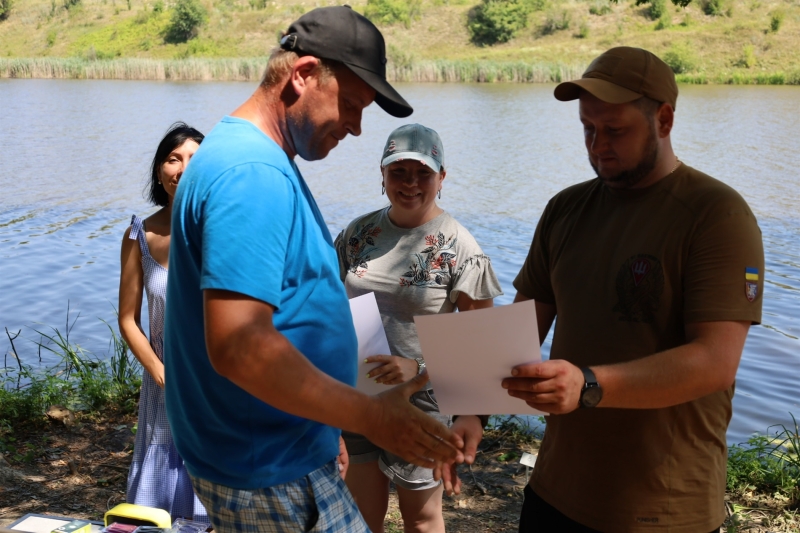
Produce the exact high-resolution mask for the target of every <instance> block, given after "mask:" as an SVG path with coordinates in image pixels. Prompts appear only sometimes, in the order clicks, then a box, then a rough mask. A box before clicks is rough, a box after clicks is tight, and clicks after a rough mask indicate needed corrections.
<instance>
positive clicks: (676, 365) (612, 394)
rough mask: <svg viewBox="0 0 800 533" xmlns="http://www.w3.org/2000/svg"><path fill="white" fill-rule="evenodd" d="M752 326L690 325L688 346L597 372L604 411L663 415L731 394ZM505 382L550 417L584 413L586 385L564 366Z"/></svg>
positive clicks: (548, 364)
mask: <svg viewBox="0 0 800 533" xmlns="http://www.w3.org/2000/svg"><path fill="white" fill-rule="evenodd" d="M749 328H750V324H749V323H748V322H733V321H721V322H697V323H693V324H687V325H686V344H684V345H682V346H678V347H676V348H673V349H671V350H666V351H664V352H660V353H657V354H653V355H650V356H648V357H644V358H641V359H637V360H635V361H630V362H627V363H619V364H614V365H599V366H592V367H591V369H592V370H593V371H594V373H595V376H596V377H597V381H598V383H599V384H600V385H601V386H602V387H603V399H602V400H601V402H600V404H599V405H598V407H621V408H629V409H657V408H662V407H669V406H672V405H677V404H681V403H685V402H689V401H692V400H696V399H697V398H701V397H703V396H706V395H708V394H711V393H713V392H717V391H722V390H726V389H727V388H728V387H730V386H731V385H732V384H733V381H734V379H735V378H736V370H737V368H738V366H739V360H740V358H741V356H742V349H743V348H744V341H745V338H746V337H747V332H748V330H749ZM512 375H513V376H515V377H513V378H507V379H505V380H503V387H505V388H507V389H508V391H509V394H510V395H512V396H515V397H517V398H521V399H523V400H525V401H526V402H527V403H528V405H530V406H532V407H534V408H536V409H540V410H542V411H544V412H547V413H554V414H562V413H568V412H570V411H573V410H574V409H576V408H577V407H578V400H579V397H580V390H581V388H582V387H583V383H584V379H583V374H582V373H581V371H580V369H579V368H578V367H576V366H575V365H573V364H572V363H569V362H567V361H564V360H552V361H545V362H543V363H538V364H531V365H521V366H518V367H516V368H515V369H514V370H513V371H512Z"/></svg>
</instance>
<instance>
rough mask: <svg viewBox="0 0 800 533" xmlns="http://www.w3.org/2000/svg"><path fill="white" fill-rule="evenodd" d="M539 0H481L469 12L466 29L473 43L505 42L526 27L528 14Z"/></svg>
mask: <svg viewBox="0 0 800 533" xmlns="http://www.w3.org/2000/svg"><path fill="white" fill-rule="evenodd" d="M542 5H543V2H541V1H540V0H482V2H481V3H480V4H478V5H477V6H475V7H474V8H473V9H472V10H471V11H470V14H469V20H468V22H467V29H468V30H469V33H470V38H471V39H472V42H473V43H475V44H481V45H492V44H497V43H506V42H508V41H510V40H511V39H513V38H514V37H515V36H516V35H517V33H519V31H520V30H523V29H525V28H527V27H528V16H529V15H530V14H531V13H532V12H533V11H535V10H537V9H541V8H542Z"/></svg>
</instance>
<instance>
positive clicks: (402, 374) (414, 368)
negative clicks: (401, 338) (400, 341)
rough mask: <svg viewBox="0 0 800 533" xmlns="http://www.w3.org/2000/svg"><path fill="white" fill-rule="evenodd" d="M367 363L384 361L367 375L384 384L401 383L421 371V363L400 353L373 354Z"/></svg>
mask: <svg viewBox="0 0 800 533" xmlns="http://www.w3.org/2000/svg"><path fill="white" fill-rule="evenodd" d="M364 362H365V363H383V364H382V365H380V366H376V367H375V368H373V369H372V370H370V371H369V373H368V374H367V377H368V378H370V379H374V380H375V383H381V384H383V385H399V384H400V383H405V382H406V381H408V380H410V379H411V378H413V377H414V376H416V375H417V373H418V372H419V365H417V362H416V361H415V360H414V359H406V358H405V357H400V356H399V355H371V356H369V357H367V358H366V359H365V360H364Z"/></svg>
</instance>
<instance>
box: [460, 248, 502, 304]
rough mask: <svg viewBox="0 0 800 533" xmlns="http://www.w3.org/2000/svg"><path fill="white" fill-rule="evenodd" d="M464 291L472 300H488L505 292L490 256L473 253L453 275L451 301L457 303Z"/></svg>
mask: <svg viewBox="0 0 800 533" xmlns="http://www.w3.org/2000/svg"><path fill="white" fill-rule="evenodd" d="M462 293H463V294H466V295H467V296H468V297H469V298H470V299H472V300H488V299H490V298H495V297H497V296H500V295H501V294H503V289H502V288H501V287H500V281H499V280H498V279H497V275H496V274H495V273H494V269H492V261H491V259H489V256H487V255H484V254H477V255H473V256H471V257H468V258H467V259H466V260H465V261H464V262H462V263H461V265H460V266H459V267H458V270H456V272H455V274H454V275H453V288H452V289H451V290H450V301H451V302H453V303H456V300H458V297H459V296H460V295H461V294H462Z"/></svg>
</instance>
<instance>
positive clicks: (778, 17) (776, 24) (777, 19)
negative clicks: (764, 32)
mask: <svg viewBox="0 0 800 533" xmlns="http://www.w3.org/2000/svg"><path fill="white" fill-rule="evenodd" d="M785 16H786V14H785V13H784V12H783V11H781V10H780V9H779V10H777V11H775V12H773V13H772V15H771V16H770V18H769V31H771V32H772V33H777V32H778V30H779V29H781V24H783V19H784V17H785Z"/></svg>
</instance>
